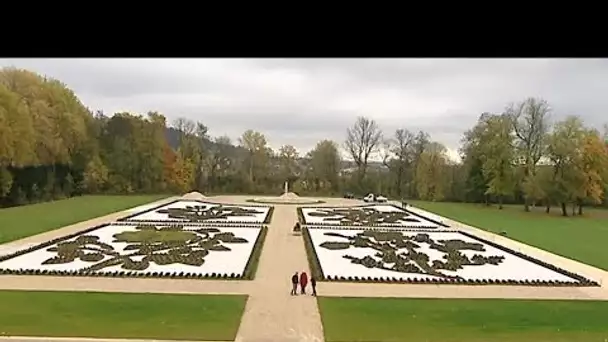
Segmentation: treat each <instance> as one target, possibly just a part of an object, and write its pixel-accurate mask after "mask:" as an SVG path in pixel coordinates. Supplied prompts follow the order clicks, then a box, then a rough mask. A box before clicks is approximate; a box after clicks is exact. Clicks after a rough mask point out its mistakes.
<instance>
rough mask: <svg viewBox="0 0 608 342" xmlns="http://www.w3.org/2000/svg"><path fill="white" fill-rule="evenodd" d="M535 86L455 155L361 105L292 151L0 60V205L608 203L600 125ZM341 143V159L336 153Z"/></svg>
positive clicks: (484, 119) (486, 118) (481, 123)
mask: <svg viewBox="0 0 608 342" xmlns="http://www.w3.org/2000/svg"><path fill="white" fill-rule="evenodd" d="M550 112H551V110H550V107H549V105H548V104H547V102H545V101H543V100H541V99H535V98H530V99H526V100H524V101H522V102H521V103H517V104H512V105H510V106H508V107H507V108H506V110H505V111H504V112H503V113H483V114H481V115H480V117H479V119H478V121H477V123H476V125H475V126H474V127H473V128H471V129H470V130H468V131H467V132H466V133H465V134H464V136H463V139H462V147H461V149H460V151H459V152H460V155H461V157H462V161H460V162H456V161H453V160H450V158H448V155H447V150H446V148H445V146H443V145H442V144H440V143H438V142H436V141H433V140H432V138H431V136H430V135H429V134H428V133H426V132H423V131H419V132H412V131H410V130H408V129H407V128H400V129H397V130H396V131H395V132H392V133H390V134H385V133H383V132H382V131H381V130H380V128H379V127H378V124H377V123H376V122H375V121H374V120H372V119H369V118H366V117H359V118H357V119H356V121H355V122H354V123H353V125H352V126H351V127H349V128H348V129H347V130H346V132H345V133H346V134H345V136H344V137H331V138H332V139H329V138H328V139H327V140H323V141H319V142H318V143H317V144H316V146H315V147H314V148H313V149H312V150H311V151H308V152H307V153H305V154H303V155H300V152H299V151H297V150H296V149H295V148H294V147H293V146H291V145H284V146H281V147H280V148H279V149H278V150H276V151H275V150H273V149H272V148H270V146H269V144H268V140H267V137H266V136H265V135H264V134H263V133H261V132H257V131H254V130H247V131H245V132H243V134H242V135H241V136H240V137H239V138H238V140H237V141H234V142H233V141H231V139H230V138H229V137H227V136H219V137H211V136H210V135H209V133H208V127H207V126H205V124H204V123H202V122H195V121H192V120H188V119H184V118H178V119H176V120H174V121H173V122H171V123H168V122H167V119H166V118H165V116H164V115H162V114H161V113H158V112H148V113H146V114H145V115H138V114H134V113H115V114H114V115H111V116H108V115H105V114H104V113H103V112H101V111H93V110H91V109H89V108H87V107H86V106H85V105H84V104H83V103H82V102H81V101H80V100H79V99H78V97H77V96H76V95H75V94H74V92H73V91H72V90H70V89H69V88H68V87H67V86H66V85H65V84H63V83H62V82H60V81H59V80H55V79H51V78H47V77H44V76H41V75H38V74H36V73H34V72H30V71H27V70H21V69H16V68H3V69H2V70H0V205H2V206H14V205H22V204H26V203H34V202H39V201H48V200H53V199H59V198H65V197H70V196H75V195H81V194H96V193H124V194H129V193H161V192H162V193H184V192H187V191H192V190H196V191H200V192H202V193H206V194H212V193H251V194H254V193H255V194H275V195H276V194H280V193H281V191H282V189H283V183H284V182H285V181H287V182H289V184H290V189H292V191H294V192H296V193H298V194H300V195H341V194H342V193H343V192H353V193H355V194H357V195H364V194H366V193H368V192H375V193H382V194H386V195H388V196H390V197H395V198H405V199H423V200H431V201H463V202H479V203H487V204H490V203H497V204H498V206H499V207H502V205H503V203H521V204H522V206H523V208H524V209H525V210H529V209H530V207H531V206H534V205H543V206H544V207H546V208H547V209H546V210H547V211H549V210H550V208H551V207H552V206H558V207H560V208H561V210H562V211H563V214H564V215H568V210H567V207H568V206H569V205H571V206H572V208H573V210H574V208H576V211H574V213H576V214H582V210H583V209H582V208H583V206H584V205H597V204H601V203H604V204H606V196H605V194H606V190H607V188H608V186H607V183H608V174H607V170H608V145H607V143H606V139H607V136H606V134H607V133H608V130H606V127H604V130H603V131H601V130H598V129H594V128H590V127H587V126H585V125H584V122H583V121H582V120H581V119H580V117H576V116H572V117H567V118H566V119H564V120H562V121H559V122H556V123H553V124H552V123H551V120H550ZM341 151H345V152H346V153H347V154H348V155H349V157H350V158H349V159H350V160H343V158H341V153H340V152H341Z"/></svg>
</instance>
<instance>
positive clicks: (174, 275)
mask: <svg viewBox="0 0 608 342" xmlns="http://www.w3.org/2000/svg"><path fill="white" fill-rule="evenodd" d="M125 223H132V224H133V225H135V224H136V223H137V222H120V224H125ZM112 224H113V223H104V224H101V225H97V226H94V227H91V228H87V229H84V230H82V231H79V232H76V233H72V234H69V235H65V236H62V237H58V238H55V239H51V240H48V241H45V242H43V243H40V244H38V245H34V246H31V247H28V248H26V249H22V250H18V251H16V252H14V253H11V254H7V255H3V256H0V262H3V261H6V260H9V259H13V258H15V257H18V256H21V255H24V254H28V253H31V252H34V251H37V250H39V249H43V248H47V247H50V246H53V245H55V244H57V243H59V242H62V241H65V240H69V239H73V238H75V237H77V236H80V235H84V234H87V233H90V232H92V231H95V230H98V229H102V228H104V227H107V226H109V225H112ZM157 224H160V225H163V223H162V222H157ZM125 225H127V224H125ZM229 227H231V228H239V227H235V226H226V227H225V228H229ZM241 228H243V229H248V228H249V229H250V228H259V229H260V232H259V233H258V237H257V239H256V241H255V242H254V245H253V249H252V251H251V254H250V255H249V259H248V260H247V264H246V265H245V269H244V270H243V273H242V274H241V275H239V274H236V273H215V272H214V273H208V274H195V273H190V272H139V271H128V270H126V271H112V272H90V271H84V270H78V271H56V270H40V269H23V268H20V269H18V270H14V269H7V268H0V275H44V276H68V277H118V278H161V279H167V278H169V279H206V280H214V279H217V280H252V279H254V277H255V273H256V271H257V266H258V263H259V258H260V255H261V250H262V248H263V245H264V241H265V239H266V234H267V232H268V227H266V226H259V225H258V226H257V227H241ZM0 281H1V280H0Z"/></svg>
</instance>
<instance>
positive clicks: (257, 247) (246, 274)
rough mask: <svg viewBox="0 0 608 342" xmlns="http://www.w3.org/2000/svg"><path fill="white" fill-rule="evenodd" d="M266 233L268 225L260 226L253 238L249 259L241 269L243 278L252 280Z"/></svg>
mask: <svg viewBox="0 0 608 342" xmlns="http://www.w3.org/2000/svg"><path fill="white" fill-rule="evenodd" d="M271 208H274V207H271ZM267 234H268V227H267V226H262V228H260V233H259V234H258V237H257V239H256V240H255V243H254V244H253V250H252V251H251V254H250V255H249V260H247V264H246V265H245V271H243V278H244V279H247V280H253V279H254V278H255V273H256V271H257V268H258V264H259V262H260V256H261V255H262V248H263V246H264V241H265V240H266V235H267Z"/></svg>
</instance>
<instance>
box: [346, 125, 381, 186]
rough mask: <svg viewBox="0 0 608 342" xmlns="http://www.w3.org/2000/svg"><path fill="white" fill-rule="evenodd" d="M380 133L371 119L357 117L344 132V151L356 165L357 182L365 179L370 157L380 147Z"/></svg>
mask: <svg viewBox="0 0 608 342" xmlns="http://www.w3.org/2000/svg"><path fill="white" fill-rule="evenodd" d="M381 139H382V132H381V131H380V128H379V127H378V124H377V123H376V121H374V120H373V119H369V118H366V117H362V116H360V117H358V118H357V120H356V121H355V123H354V125H353V126H352V127H350V128H348V129H347V130H346V141H345V146H346V150H347V151H348V153H349V154H350V156H351V157H352V158H353V160H354V161H355V164H356V165H357V175H358V180H359V182H361V181H362V180H363V178H365V173H366V171H367V165H368V162H369V158H370V157H371V155H372V154H373V153H374V152H375V151H376V150H377V149H378V148H379V147H380V143H381Z"/></svg>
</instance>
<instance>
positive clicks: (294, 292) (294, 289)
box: [291, 272, 299, 296]
mask: <svg viewBox="0 0 608 342" xmlns="http://www.w3.org/2000/svg"><path fill="white" fill-rule="evenodd" d="M298 279H299V277H298V272H296V273H294V274H293V275H292V276H291V295H292V296H295V295H297V294H298Z"/></svg>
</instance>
